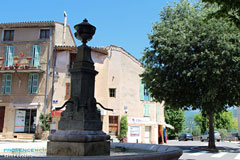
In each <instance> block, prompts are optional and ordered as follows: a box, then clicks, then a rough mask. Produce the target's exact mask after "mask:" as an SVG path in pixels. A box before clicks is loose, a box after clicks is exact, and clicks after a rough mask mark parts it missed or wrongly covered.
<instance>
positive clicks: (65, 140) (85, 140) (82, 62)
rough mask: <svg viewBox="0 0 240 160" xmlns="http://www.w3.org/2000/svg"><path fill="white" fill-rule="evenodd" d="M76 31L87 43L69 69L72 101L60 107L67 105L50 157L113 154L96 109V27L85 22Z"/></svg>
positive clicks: (49, 150) (54, 136) (78, 49)
mask: <svg viewBox="0 0 240 160" xmlns="http://www.w3.org/2000/svg"><path fill="white" fill-rule="evenodd" d="M74 28H75V29H76V31H77V32H76V33H75V37H76V38H77V39H79V40H81V41H82V43H83V44H82V45H81V46H79V47H78V48H77V55H76V59H75V61H74V64H73V67H72V69H69V72H70V74H71V98H70V99H69V100H68V101H67V102H65V104H64V105H63V106H62V107H60V108H59V109H61V108H63V107H64V106H66V110H65V111H63V112H62V114H61V119H60V121H59V123H58V129H59V130H58V131H57V132H55V133H54V134H52V135H50V136H49V137H48V139H49V140H50V141H49V142H48V146H47V155H51V156H52V155H54V156H96V155H109V154H110V142H109V139H110V136H109V135H107V134H106V133H104V132H103V131H102V121H101V115H100V111H98V110H97V107H96V105H97V104H99V103H97V102H96V100H95V98H94V90H95V89H94V88H95V87H94V83H95V76H96V74H97V73H98V72H97V71H96V70H95V68H94V62H93V60H92V58H91V48H90V47H88V46H87V45H86V43H87V42H88V41H89V40H91V39H92V36H93V35H94V34H95V31H96V27H94V26H92V25H91V24H89V23H88V21H87V20H86V19H84V21H83V22H82V23H80V24H78V25H76V26H74ZM100 106H101V107H102V108H104V107H103V106H102V105H100ZM104 109H106V108H104ZM107 110H111V109H107Z"/></svg>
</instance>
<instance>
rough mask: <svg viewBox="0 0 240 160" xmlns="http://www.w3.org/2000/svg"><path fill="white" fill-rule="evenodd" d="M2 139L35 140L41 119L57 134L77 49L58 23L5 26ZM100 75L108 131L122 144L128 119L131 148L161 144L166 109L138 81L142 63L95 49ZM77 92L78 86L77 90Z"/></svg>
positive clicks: (0, 43) (0, 78)
mask: <svg viewBox="0 0 240 160" xmlns="http://www.w3.org/2000/svg"><path fill="white" fill-rule="evenodd" d="M0 37H1V39H0V67H1V69H0V86H1V89H0V90H1V91H0V135H1V136H2V137H3V138H32V137H33V135H34V133H36V130H37V127H38V125H39V117H40V114H41V113H50V112H51V115H52V117H53V124H52V125H51V129H52V130H55V129H57V128H58V121H59V119H60V115H61V112H62V111H63V110H64V109H63V110H60V111H53V110H54V108H58V107H61V106H62V105H63V104H64V102H65V101H66V100H68V99H69V98H70V90H71V82H70V79H71V77H70V76H71V75H70V73H69V72H68V70H69V68H71V66H72V64H73V63H74V59H75V57H76V53H77V52H76V44H75V41H74V38H73V35H72V33H71V30H70V27H69V26H68V25H67V24H66V19H65V21H64V23H60V22H55V21H46V22H20V23H0ZM92 59H93V61H94V63H95V69H96V70H97V71H98V74H97V76H96V79H95V98H96V100H97V102H100V103H101V104H102V105H103V106H104V107H106V108H111V109H113V110H114V111H113V112H110V111H106V110H103V109H102V108H100V107H99V109H100V110H101V118H102V121H103V131H105V132H106V133H108V134H110V135H111V136H112V138H113V139H114V138H117V137H118V136H119V133H120V120H121V116H122V115H127V118H128V142H138V143H153V144H156V143H159V137H160V135H162V129H163V127H166V125H167V124H165V120H164V119H165V118H164V104H163V103H157V102H154V100H153V99H152V98H151V96H150V94H149V92H148V90H147V89H146V88H145V85H144V84H143V83H142V81H141V77H140V76H139V75H140V74H141V73H142V72H143V71H144V69H143V68H142V67H141V64H140V62H139V61H138V60H137V59H136V58H135V57H133V56H132V55H131V54H129V53H128V52H127V51H125V50H124V49H123V48H121V47H117V46H113V45H111V46H108V47H92ZM73 87H74V86H73Z"/></svg>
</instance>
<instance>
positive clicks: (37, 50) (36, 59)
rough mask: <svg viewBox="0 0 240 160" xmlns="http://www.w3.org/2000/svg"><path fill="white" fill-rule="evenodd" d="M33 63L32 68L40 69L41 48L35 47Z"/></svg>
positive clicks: (33, 49)
mask: <svg viewBox="0 0 240 160" xmlns="http://www.w3.org/2000/svg"><path fill="white" fill-rule="evenodd" d="M31 56H32V61H31V66H35V67H38V66H39V65H40V56H41V46H40V45H33V46H32V51H31Z"/></svg>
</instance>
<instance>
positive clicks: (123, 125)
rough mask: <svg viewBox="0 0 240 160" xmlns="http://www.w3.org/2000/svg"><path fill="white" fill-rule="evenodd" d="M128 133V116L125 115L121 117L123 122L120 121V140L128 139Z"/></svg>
mask: <svg viewBox="0 0 240 160" xmlns="http://www.w3.org/2000/svg"><path fill="white" fill-rule="evenodd" d="M127 132H128V121H127V115H123V116H122V117H121V121H120V135H119V139H120V140H122V139H123V138H126V137H127Z"/></svg>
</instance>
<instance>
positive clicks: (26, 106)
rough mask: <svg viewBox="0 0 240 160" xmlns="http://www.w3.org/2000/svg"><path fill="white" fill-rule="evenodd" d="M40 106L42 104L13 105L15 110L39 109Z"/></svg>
mask: <svg viewBox="0 0 240 160" xmlns="http://www.w3.org/2000/svg"><path fill="white" fill-rule="evenodd" d="M40 106H41V104H40V103H28V104H13V108H15V109H37V108H38V107H40Z"/></svg>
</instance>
